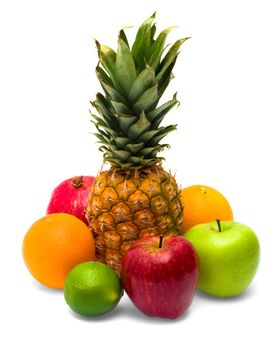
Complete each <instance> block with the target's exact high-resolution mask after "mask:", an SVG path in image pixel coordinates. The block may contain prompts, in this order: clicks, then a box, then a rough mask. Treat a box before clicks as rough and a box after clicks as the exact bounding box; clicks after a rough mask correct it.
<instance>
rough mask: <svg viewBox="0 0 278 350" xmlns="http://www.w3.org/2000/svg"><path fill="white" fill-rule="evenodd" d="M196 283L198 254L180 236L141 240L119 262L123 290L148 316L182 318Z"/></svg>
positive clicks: (190, 300) (152, 237)
mask: <svg viewBox="0 0 278 350" xmlns="http://www.w3.org/2000/svg"><path fill="white" fill-rule="evenodd" d="M197 280H198V258H197V253H196V251H195V249H194V247H193V246H192V244H191V243H190V242H189V241H187V240H186V239H185V238H183V237H182V236H177V235H173V236H165V237H163V236H147V237H142V238H140V239H139V240H138V241H136V242H135V243H134V244H133V246H132V247H131V248H130V249H129V250H128V251H127V252H126V254H125V255H124V257H123V259H122V282H123V286H124V289H125V291H126V293H127V295H128V296H129V298H130V299H131V301H132V302H133V303H134V304H135V306H136V307H137V308H138V309H139V310H141V311H142V312H144V313H145V314H147V315H149V316H157V317H163V318H177V317H179V316H181V315H182V314H183V313H184V312H185V310H187V309H188V307H189V306H190V304H191V302H192V299H193V296H194V293H195V290H196V286H197Z"/></svg>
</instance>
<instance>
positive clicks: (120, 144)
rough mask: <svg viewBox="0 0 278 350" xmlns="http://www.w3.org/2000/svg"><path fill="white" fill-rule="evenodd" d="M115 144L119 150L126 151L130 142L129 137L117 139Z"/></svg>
mask: <svg viewBox="0 0 278 350" xmlns="http://www.w3.org/2000/svg"><path fill="white" fill-rule="evenodd" d="M114 142H115V144H116V145H117V146H118V147H119V148H121V149H124V148H125V146H126V144H127V143H128V142H130V139H129V138H127V137H116V138H115V140H114Z"/></svg>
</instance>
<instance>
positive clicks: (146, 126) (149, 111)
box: [90, 13, 189, 169]
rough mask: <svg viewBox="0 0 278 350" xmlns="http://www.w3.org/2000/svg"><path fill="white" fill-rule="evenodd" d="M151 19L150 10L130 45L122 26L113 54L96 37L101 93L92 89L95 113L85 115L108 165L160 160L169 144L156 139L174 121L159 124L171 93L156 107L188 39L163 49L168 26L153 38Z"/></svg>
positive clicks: (136, 165)
mask: <svg viewBox="0 0 278 350" xmlns="http://www.w3.org/2000/svg"><path fill="white" fill-rule="evenodd" d="M154 19H155V13H154V14H153V15H152V16H151V17H150V18H148V19H147V20H146V21H145V22H144V23H143V24H142V25H141V26H140V27H139V29H138V31H137V34H136V38H135V41H134V43H133V45H132V47H130V46H129V43H128V39H127V37H126V34H125V32H124V30H123V29H122V30H120V32H119V38H118V47H117V52H115V51H114V50H113V49H111V48H110V47H108V46H104V45H100V44H99V42H98V41H96V46H97V50H98V57H99V62H98V65H97V67H96V75H97V78H98V79H99V81H100V84H101V86H102V88H103V91H104V94H102V93H97V95H96V99H95V101H92V102H91V104H92V106H93V107H94V108H95V110H96V111H97V112H98V115H96V114H93V113H92V112H91V111H90V113H91V116H92V122H93V123H94V125H95V126H96V129H97V133H95V134H94V135H95V136H96V137H97V138H98V143H100V144H101V146H100V148H99V149H100V151H102V152H104V162H109V163H110V164H111V166H112V167H113V168H120V169H141V168H147V167H150V166H153V165H155V164H158V163H161V161H162V159H163V158H161V157H158V156H157V154H158V153H159V152H160V151H161V150H162V149H163V148H165V147H169V145H168V144H160V141H161V140H162V139H163V138H164V137H165V136H166V135H167V134H168V133H169V132H171V131H173V130H175V129H176V125H168V126H160V124H161V122H162V120H163V118H164V117H165V115H166V113H168V112H169V111H170V109H172V108H173V107H174V106H175V105H177V104H178V101H177V98H176V94H174V96H173V98H172V99H171V100H169V101H168V102H166V103H164V104H162V105H161V106H159V107H158V106H157V105H158V102H159V100H160V98H161V96H162V95H163V93H164V91H165V89H166V88H167V86H168V84H169V82H170V80H171V79H172V78H173V74H172V69H173V67H174V65H175V63H176V59H177V56H178V54H179V49H180V46H181V45H182V43H183V42H184V41H185V40H187V39H189V38H183V39H179V40H177V41H176V42H175V43H174V44H172V45H171V46H170V47H169V48H168V51H167V50H166V47H165V42H166V38H167V36H168V34H169V32H170V31H171V29H172V28H173V27H170V28H167V29H165V30H163V31H162V32H161V33H160V34H159V35H158V36H157V38H156V39H155V32H156V26H155V24H153V21H154Z"/></svg>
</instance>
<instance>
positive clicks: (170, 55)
mask: <svg viewBox="0 0 278 350" xmlns="http://www.w3.org/2000/svg"><path fill="white" fill-rule="evenodd" d="M188 39H189V37H187V38H183V39H179V40H177V41H176V42H175V43H174V44H173V45H172V46H171V48H170V49H169V51H168V52H167V54H166V55H165V57H164V58H163V60H162V61H161V63H160V64H159V66H158V74H157V76H156V78H157V79H158V80H159V79H160V78H161V77H162V75H163V74H164V72H165V71H166V69H167V68H168V67H169V66H170V65H171V64H172V62H173V61H174V60H175V59H176V57H177V55H178V53H179V49H180V47H181V45H182V44H183V43H184V42H185V41H186V40H188Z"/></svg>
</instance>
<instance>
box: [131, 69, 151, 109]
mask: <svg viewBox="0 0 278 350" xmlns="http://www.w3.org/2000/svg"><path fill="white" fill-rule="evenodd" d="M155 83H156V79H155V72H154V70H153V68H152V67H150V66H148V65H147V66H146V68H145V69H144V70H142V72H140V73H139V75H138V77H137V78H136V80H135V82H134V83H133V85H132V87H131V89H130V92H129V94H128V99H129V100H130V102H131V103H134V102H135V101H136V100H137V99H138V98H139V97H140V96H141V95H142V93H143V92H144V91H146V89H148V88H149V87H151V86H153V85H154V84H155Z"/></svg>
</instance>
